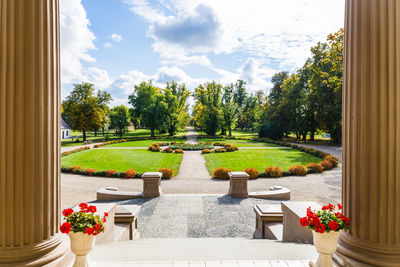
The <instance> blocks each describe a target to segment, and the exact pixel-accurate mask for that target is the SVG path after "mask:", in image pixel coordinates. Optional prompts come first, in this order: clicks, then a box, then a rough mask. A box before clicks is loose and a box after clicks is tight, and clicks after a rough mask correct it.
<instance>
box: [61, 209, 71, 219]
mask: <svg viewBox="0 0 400 267" xmlns="http://www.w3.org/2000/svg"><path fill="white" fill-rule="evenodd" d="M72 213H74V210H73V209H65V210H63V212H62V215H63V216H64V217H68V216H69V215H71V214H72Z"/></svg>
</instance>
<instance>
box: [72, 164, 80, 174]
mask: <svg viewBox="0 0 400 267" xmlns="http://www.w3.org/2000/svg"><path fill="white" fill-rule="evenodd" d="M78 170H82V167H81V166H79V165H77V166H74V167H72V170H71V171H72V173H76V172H78Z"/></svg>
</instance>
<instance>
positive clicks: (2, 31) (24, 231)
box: [0, 0, 65, 265]
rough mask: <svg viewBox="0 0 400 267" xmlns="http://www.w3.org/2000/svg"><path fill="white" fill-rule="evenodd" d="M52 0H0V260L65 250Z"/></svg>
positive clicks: (39, 259) (43, 259) (41, 258)
mask: <svg viewBox="0 0 400 267" xmlns="http://www.w3.org/2000/svg"><path fill="white" fill-rule="evenodd" d="M59 103H60V72H59V7H58V0H35V1H24V0H1V1H0V265H1V264H3V263H6V264H14V265H18V264H26V263H31V264H33V265H43V264H46V263H48V262H51V261H53V260H54V259H56V258H58V257H60V255H62V254H63V253H64V252H65V249H64V248H63V249H61V247H60V246H62V247H63V246H64V242H63V240H64V238H62V237H61V236H60V235H59V234H57V232H58V227H59V224H60V160H59V155H60V144H59V139H60V136H59V135H60V126H59V125H60V112H59V108H60V107H59Z"/></svg>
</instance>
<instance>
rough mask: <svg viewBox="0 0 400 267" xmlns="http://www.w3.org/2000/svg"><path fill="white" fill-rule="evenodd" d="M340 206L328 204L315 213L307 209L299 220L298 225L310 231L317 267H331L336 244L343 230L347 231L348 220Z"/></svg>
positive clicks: (309, 208)
mask: <svg viewBox="0 0 400 267" xmlns="http://www.w3.org/2000/svg"><path fill="white" fill-rule="evenodd" d="M336 207H337V208H336ZM341 210H342V205H340V204H337V206H335V205H332V204H330V203H329V204H328V205H325V206H322V208H321V210H318V211H317V212H315V211H312V210H311V207H308V208H307V216H306V217H303V218H301V219H300V224H301V225H302V226H304V227H307V228H308V229H311V230H312V233H313V239H314V246H315V248H316V249H317V251H318V253H319V256H318V260H317V262H316V266H318V267H322V266H323V267H331V266H332V267H333V266H334V265H333V261H332V254H333V253H334V252H335V251H336V249H337V242H338V239H339V236H340V234H341V233H342V232H343V229H349V226H350V219H349V218H348V217H345V216H344V215H343V214H342V213H341V212H340V211H341Z"/></svg>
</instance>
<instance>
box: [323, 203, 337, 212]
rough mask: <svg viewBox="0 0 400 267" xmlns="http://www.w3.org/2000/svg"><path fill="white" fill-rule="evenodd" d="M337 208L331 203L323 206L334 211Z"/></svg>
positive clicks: (324, 208)
mask: <svg viewBox="0 0 400 267" xmlns="http://www.w3.org/2000/svg"><path fill="white" fill-rule="evenodd" d="M334 209H335V206H334V205H332V204H331V203H329V204H328V205H324V206H322V210H330V211H333V210H334Z"/></svg>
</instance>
